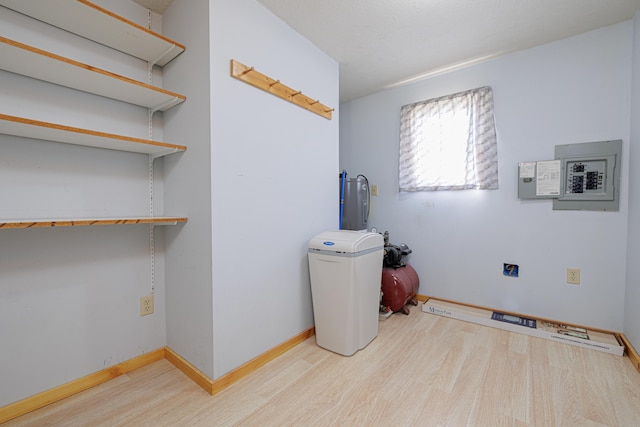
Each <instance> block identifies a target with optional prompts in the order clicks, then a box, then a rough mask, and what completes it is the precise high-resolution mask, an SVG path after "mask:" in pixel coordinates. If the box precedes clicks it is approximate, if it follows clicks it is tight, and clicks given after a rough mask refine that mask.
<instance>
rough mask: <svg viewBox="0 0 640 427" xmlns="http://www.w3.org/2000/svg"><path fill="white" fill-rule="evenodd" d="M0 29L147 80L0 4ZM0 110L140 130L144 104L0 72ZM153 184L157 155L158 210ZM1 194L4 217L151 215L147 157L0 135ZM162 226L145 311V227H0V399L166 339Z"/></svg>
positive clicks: (128, 7)
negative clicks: (150, 301) (147, 311)
mask: <svg viewBox="0 0 640 427" xmlns="http://www.w3.org/2000/svg"><path fill="white" fill-rule="evenodd" d="M109 4H110V5H114V6H115V7H117V8H119V9H120V12H121V13H123V14H125V16H128V17H129V18H130V19H133V20H136V22H139V23H140V24H142V25H146V22H147V13H146V10H145V9H143V8H141V7H140V6H138V5H137V4H135V3H133V2H130V1H128V0H118V1H109ZM155 18H157V17H155ZM153 22H154V25H159V24H160V22H159V21H158V20H157V19H155V20H154V21H153ZM154 28H156V29H158V28H157V27H154ZM0 29H1V30H0V34H1V35H2V36H4V37H8V38H11V39H15V40H17V41H21V42H23V43H27V44H30V45H32V46H35V47H39V48H44V49H49V50H51V51H53V52H54V53H57V54H60V55H63V56H68V57H70V58H73V59H76V60H78V61H81V62H85V63H89V64H91V65H94V66H98V67H101V68H105V69H107V70H110V71H112V72H115V73H119V74H122V75H125V76H127V77H131V78H135V79H139V80H143V81H146V80H147V71H146V63H143V62H142V61H139V60H137V59H134V58H132V57H130V56H128V55H125V54H122V53H120V52H116V51H113V50H111V49H109V48H106V47H104V46H101V45H98V44H96V43H93V42H90V41H88V40H86V39H83V38H80V37H77V36H74V35H72V34H70V33H67V32H65V31H62V30H59V29H57V28H55V27H52V26H49V25H46V24H44V23H42V22H39V21H36V20H33V19H31V18H28V17H26V16H23V15H20V14H18V13H15V12H13V11H10V10H9V9H5V8H3V7H0ZM159 81H160V79H159V77H158V76H155V77H154V83H156V84H159ZM0 111H1V112H2V113H5V114H11V115H17V116H23V117H29V118H34V119H37V120H45V121H50V122H54V123H60V124H65V125H70V126H77V127H81V128H88V129H93V130H98V131H105V132H112V133H117V134H123V135H129V136H134V137H142V138H146V137H148V113H147V110H146V109H144V108H142V107H137V106H133V105H130V104H125V103H122V102H118V101H114V100H110V99H107V98H102V97H99V96H95V95H90V94H87V93H83V92H78V91H75V90H71V89H67V88H63V87H60V86H56V85H53V84H49V83H45V82H41V81H36V80H33V79H29V78H26V77H22V76H19V75H16V74H12V73H8V72H4V71H0ZM154 121H155V126H154V137H156V138H157V139H161V137H162V127H161V117H156V118H155V120H154ZM162 181H163V180H162V163H161V161H156V181H155V184H156V187H155V188H156V191H158V193H157V194H156V196H157V197H156V205H155V208H154V210H155V211H156V212H157V213H162V210H163V206H162V192H163V190H162ZM0 200H1V202H0V218H3V219H23V218H73V217H113V216H116V217H117V216H135V215H148V213H149V203H150V202H149V200H150V198H149V179H148V156H146V155H142V154H133V153H126V152H117V151H110V150H102V149H92V148H86V147H79V146H72V145H66V144H60V143H51V142H44V141H36V140H29V139H26V138H18V137H13V136H8V135H0ZM160 230H161V229H160V227H158V232H157V233H156V243H157V246H156V255H155V265H156V269H155V303H156V313H155V314H154V315H151V316H147V317H144V318H143V317H140V314H139V298H140V297H141V296H143V295H147V294H149V293H150V292H151V269H150V249H149V227H148V226H136V225H133V226H131V225H128V226H104V227H78V228H55V229H44V228H42V229H30V230H0V379H1V380H0V382H1V383H2V386H0V406H4V405H6V404H9V403H11V402H14V401H17V400H20V399H22V398H25V397H27V396H30V395H33V394H36V393H38V392H41V391H44V390H46V389H49V388H52V387H55V386H58V385H60V384H63V383H66V382H68V381H71V380H74V379H77V378H80V377H82V376H84V375H87V374H89V373H92V372H95V371H98V370H101V369H104V368H107V367H109V366H112V365H115V364H117V363H119V362H122V361H125V360H128V359H131V358H133V357H135V356H138V355H141V354H143V353H145V352H148V351H151V350H155V349H157V348H160V347H162V346H164V345H165V326H164V321H165V316H164V309H163V307H164V250H163V236H162V232H161V231H160Z"/></svg>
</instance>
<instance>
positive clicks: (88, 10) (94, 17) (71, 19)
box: [0, 0, 185, 66]
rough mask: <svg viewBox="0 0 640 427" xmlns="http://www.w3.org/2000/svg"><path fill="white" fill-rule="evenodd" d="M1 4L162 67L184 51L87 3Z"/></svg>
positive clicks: (5, 0)
mask: <svg viewBox="0 0 640 427" xmlns="http://www.w3.org/2000/svg"><path fill="white" fill-rule="evenodd" d="M0 5H2V6H5V7H8V8H9V9H13V10H15V11H16V12H20V13H22V14H25V15H27V16H30V17H32V18H35V19H38V20H40V21H43V22H46V23H47V24H51V25H53V26H56V27H58V28H62V29H63V30H66V31H69V32H71V33H74V34H77V35H79V36H82V37H84V38H87V39H89V40H93V41H95V42H97V43H100V44H103V45H105V46H109V47H111V48H113V49H116V50H119V51H121V52H124V53H127V54H129V55H132V56H135V57H136V58H140V59H142V60H145V61H147V62H150V63H152V64H156V65H159V66H164V65H166V64H167V63H168V62H169V61H171V60H172V59H174V58H175V57H176V56H178V55H179V54H180V53H182V52H184V50H185V47H184V46H183V45H181V44H180V43H177V42H175V41H173V40H171V39H169V38H167V37H164V36H162V35H161V34H158V33H155V32H153V31H151V30H149V29H147V28H144V27H142V26H140V25H138V24H136V23H134V22H131V21H129V20H127V19H125V18H123V17H121V16H119V15H116V14H115V13H113V12H110V11H108V10H106V9H103V8H101V7H99V6H97V5H95V4H93V3H91V2H89V1H86V0H0Z"/></svg>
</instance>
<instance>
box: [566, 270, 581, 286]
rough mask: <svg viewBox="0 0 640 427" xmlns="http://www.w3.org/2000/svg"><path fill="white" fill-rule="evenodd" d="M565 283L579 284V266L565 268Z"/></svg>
mask: <svg viewBox="0 0 640 427" xmlns="http://www.w3.org/2000/svg"><path fill="white" fill-rule="evenodd" d="M567 283H571V284H572V285H579V284H580V269H579V268H567Z"/></svg>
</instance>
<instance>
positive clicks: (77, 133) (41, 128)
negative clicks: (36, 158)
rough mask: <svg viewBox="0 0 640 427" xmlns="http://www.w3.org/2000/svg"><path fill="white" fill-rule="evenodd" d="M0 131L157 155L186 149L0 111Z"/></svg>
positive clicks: (180, 146) (8, 133)
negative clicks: (0, 112) (10, 114)
mask: <svg viewBox="0 0 640 427" xmlns="http://www.w3.org/2000/svg"><path fill="white" fill-rule="evenodd" d="M0 133H3V134H7V135H15V136H21V137H25V138H33V139H42V140H46V141H54V142H62V143H65V144H74V145H82V146H85V147H95V148H106V149H109V150H119V151H129V152H132V153H145V154H151V155H153V156H154V157H161V156H166V155H168V154H172V153H177V152H179V151H185V150H186V149H187V147H185V146H184V145H176V144H167V143H165V142H159V141H151V140H148V139H139V138H132V137H129V136H122V135H115V134H111V133H105V132H97V131H93V130H89V129H81V128H75V127H71V126H64V125H59V124H55V123H48V122H41V121H37V120H31V119H26V118H23V117H16V116H9V115H6V114H0Z"/></svg>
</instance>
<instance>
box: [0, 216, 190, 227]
mask: <svg viewBox="0 0 640 427" xmlns="http://www.w3.org/2000/svg"><path fill="white" fill-rule="evenodd" d="M184 222H187V218H185V217H131V218H78V219H32V220H27V219H20V220H3V219H0V229H9V228H45V227H49V228H51V227H81V226H90V225H117V224H153V225H176V224H178V223H184Z"/></svg>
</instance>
